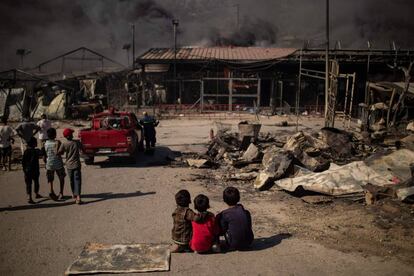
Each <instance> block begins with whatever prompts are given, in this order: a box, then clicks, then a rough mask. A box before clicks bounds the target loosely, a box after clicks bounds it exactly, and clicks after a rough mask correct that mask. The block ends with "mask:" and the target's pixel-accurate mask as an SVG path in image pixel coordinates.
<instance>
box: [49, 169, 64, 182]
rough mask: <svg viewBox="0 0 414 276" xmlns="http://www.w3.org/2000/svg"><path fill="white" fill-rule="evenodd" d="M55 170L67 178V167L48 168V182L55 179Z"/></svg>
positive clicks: (58, 174)
mask: <svg viewBox="0 0 414 276" xmlns="http://www.w3.org/2000/svg"><path fill="white" fill-rule="evenodd" d="M55 172H56V174H57V176H58V177H59V178H60V179H62V178H65V176H66V173H65V168H60V169H57V170H47V171H46V176H47V182H53V180H55Z"/></svg>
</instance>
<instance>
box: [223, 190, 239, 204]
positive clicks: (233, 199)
mask: <svg viewBox="0 0 414 276" xmlns="http://www.w3.org/2000/svg"><path fill="white" fill-rule="evenodd" d="M223 201H224V202H226V203H227V205H230V206H234V205H236V204H237V203H238V202H239V201H240V192H239V190H237V188H234V187H227V188H226V189H224V191H223Z"/></svg>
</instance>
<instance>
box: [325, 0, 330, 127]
mask: <svg viewBox="0 0 414 276" xmlns="http://www.w3.org/2000/svg"><path fill="white" fill-rule="evenodd" d="M328 94H329V0H326V48H325V119H326V116H327V115H328V104H329V103H328V100H329V98H328V97H329V96H328Z"/></svg>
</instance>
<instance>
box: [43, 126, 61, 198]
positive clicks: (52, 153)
mask: <svg viewBox="0 0 414 276" xmlns="http://www.w3.org/2000/svg"><path fill="white" fill-rule="evenodd" d="M47 137H48V140H47V141H46V142H45V145H44V153H45V159H46V160H45V162H46V175H47V182H48V183H49V186H50V194H49V196H50V198H51V199H53V200H60V199H63V188H64V185H65V176H66V173H65V169H64V167H63V161H62V157H61V156H60V155H59V151H60V147H61V143H60V141H57V140H55V139H56V129H54V128H49V129H48V130H47ZM55 173H56V174H57V176H58V177H59V182H60V192H59V197H56V194H55V192H54V190H53V181H54V178H55Z"/></svg>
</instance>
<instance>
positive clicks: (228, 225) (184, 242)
mask: <svg viewBox="0 0 414 276" xmlns="http://www.w3.org/2000/svg"><path fill="white" fill-rule="evenodd" d="M175 201H176V204H177V208H176V209H175V211H174V212H173V214H172V217H173V222H174V223H173V229H172V240H173V243H174V245H173V247H172V249H171V251H172V252H175V253H178V252H191V251H194V252H197V253H208V252H221V251H222V250H225V251H227V250H244V249H248V248H249V247H250V246H251V244H252V242H253V239H254V235H253V230H252V219H251V215H250V212H249V211H247V210H246V209H244V207H243V205H241V204H239V201H240V192H239V190H238V189H237V188H234V187H227V188H226V189H225V190H224V191H223V201H224V202H225V203H226V204H227V205H228V206H229V208H227V209H226V210H223V211H222V212H220V213H219V214H217V216H215V215H214V214H213V213H211V212H209V211H208V209H209V208H210V204H209V198H208V197H207V196H205V195H203V194H200V195H198V196H196V197H195V198H194V208H195V209H196V210H197V212H194V211H193V210H192V209H191V208H189V205H190V204H191V196H190V193H189V192H188V191H187V190H180V191H179V192H178V193H177V194H176V195H175ZM220 236H224V241H225V242H224V244H220Z"/></svg>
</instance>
